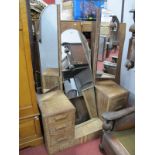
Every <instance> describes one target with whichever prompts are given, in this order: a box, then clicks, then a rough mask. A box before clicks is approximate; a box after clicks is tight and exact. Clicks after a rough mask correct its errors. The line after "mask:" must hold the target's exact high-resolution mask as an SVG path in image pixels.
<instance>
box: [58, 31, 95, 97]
mask: <svg viewBox="0 0 155 155" xmlns="http://www.w3.org/2000/svg"><path fill="white" fill-rule="evenodd" d="M61 47H62V59H61V63H62V76H63V84H64V85H63V86H64V92H65V94H66V95H67V96H68V98H69V99H72V98H75V97H78V96H82V93H81V91H82V90H83V89H86V88H88V87H90V86H92V85H93V80H92V71H91V65H90V61H91V60H90V53H91V52H90V49H89V46H88V42H87V40H86V39H85V36H84V35H83V34H82V33H81V32H79V31H77V30H74V29H69V30H66V31H64V32H63V33H62V34H61Z"/></svg>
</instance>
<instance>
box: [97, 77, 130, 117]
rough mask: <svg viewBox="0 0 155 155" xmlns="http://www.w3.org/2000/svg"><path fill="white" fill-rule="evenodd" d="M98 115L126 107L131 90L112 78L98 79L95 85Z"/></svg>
mask: <svg viewBox="0 0 155 155" xmlns="http://www.w3.org/2000/svg"><path fill="white" fill-rule="evenodd" d="M95 90H96V102H97V110H98V116H99V118H101V119H102V116H101V115H102V113H103V112H107V111H115V110H119V109H121V108H123V107H126V105H127V102H128V95H129V92H128V91H127V90H126V89H124V88H122V87H121V86H119V85H118V84H117V83H115V82H114V81H111V80H106V81H100V82H99V81H98V82H96V85H95Z"/></svg>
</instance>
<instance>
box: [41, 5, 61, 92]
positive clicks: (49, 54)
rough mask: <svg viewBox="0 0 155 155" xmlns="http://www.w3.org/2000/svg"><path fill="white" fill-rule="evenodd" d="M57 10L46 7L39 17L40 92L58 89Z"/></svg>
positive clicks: (50, 6)
mask: <svg viewBox="0 0 155 155" xmlns="http://www.w3.org/2000/svg"><path fill="white" fill-rule="evenodd" d="M58 10H59V8H58V6H57V5H48V6H47V7H46V8H44V10H43V11H42V13H41V15H40V33H39V37H38V38H39V54H40V66H41V79H42V92H43V93H46V92H48V91H50V90H52V89H54V88H57V87H59V77H60V75H59V56H58V50H59V39H58V37H59V26H58V25H60V24H57V23H58V22H59V15H58V13H59V11H58ZM53 36H54V37H53Z"/></svg>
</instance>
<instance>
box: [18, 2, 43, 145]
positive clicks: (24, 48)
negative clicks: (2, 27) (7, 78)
mask: <svg viewBox="0 0 155 155" xmlns="http://www.w3.org/2000/svg"><path fill="white" fill-rule="evenodd" d="M19 19H20V21H19V138H20V139H19V145H20V148H24V147H29V146H35V145H38V144H41V143H42V140H43V138H42V134H41V129H40V122H39V111H38V108H37V100H36V95H35V89H34V79H33V72H32V63H31V53H30V40H29V30H28V19H27V10H26V0H20V18H19Z"/></svg>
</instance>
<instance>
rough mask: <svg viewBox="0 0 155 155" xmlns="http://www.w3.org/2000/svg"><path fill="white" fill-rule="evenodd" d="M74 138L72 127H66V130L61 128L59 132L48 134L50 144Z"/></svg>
mask: <svg viewBox="0 0 155 155" xmlns="http://www.w3.org/2000/svg"><path fill="white" fill-rule="evenodd" d="M73 138H74V129H73V128H68V129H67V130H64V131H63V130H61V131H59V132H56V133H53V134H52V135H50V146H52V145H55V144H61V143H64V142H66V141H68V140H70V139H73Z"/></svg>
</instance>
